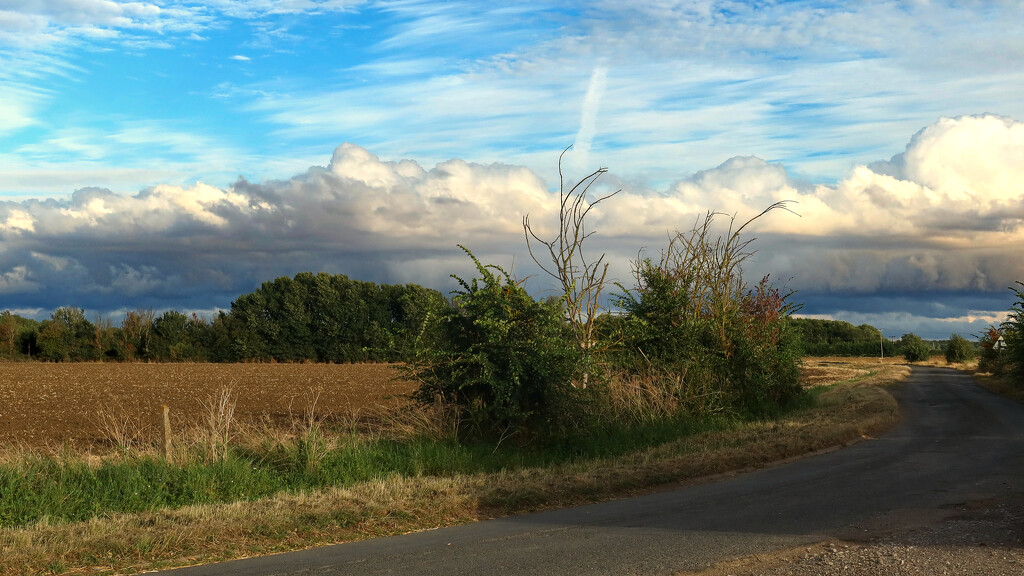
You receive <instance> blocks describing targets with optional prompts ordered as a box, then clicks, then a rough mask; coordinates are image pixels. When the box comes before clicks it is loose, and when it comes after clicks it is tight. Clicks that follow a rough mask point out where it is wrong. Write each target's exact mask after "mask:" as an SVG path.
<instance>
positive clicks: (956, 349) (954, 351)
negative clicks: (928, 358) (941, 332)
mask: <svg viewBox="0 0 1024 576" xmlns="http://www.w3.org/2000/svg"><path fill="white" fill-rule="evenodd" d="M970 360H974V345H973V344H971V343H970V342H968V341H967V339H966V338H964V337H963V336H961V335H959V334H953V335H952V336H950V337H949V343H947V344H946V362H948V363H949V364H962V363H964V362H968V361H970Z"/></svg>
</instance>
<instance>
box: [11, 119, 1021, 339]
mask: <svg viewBox="0 0 1024 576" xmlns="http://www.w3.org/2000/svg"><path fill="white" fill-rule="evenodd" d="M1021 126H1022V124H1021V123H1019V122H1016V121H1014V120H1011V119H1007V118H1000V117H993V116H977V117H959V118H952V119H942V120H940V121H938V122H936V123H935V124H933V125H931V126H929V127H927V128H926V129H924V130H922V131H920V132H919V133H918V134H917V135H916V136H914V137H913V138H912V140H911V142H910V144H909V145H908V146H907V149H906V151H905V152H903V153H902V154H900V155H897V156H896V157H894V158H893V159H891V160H890V161H887V162H885V163H879V164H876V165H873V166H874V168H869V167H866V166H860V167H857V168H856V169H854V170H853V171H852V172H851V173H850V175H849V176H848V177H847V178H846V179H844V180H842V181H840V182H838V183H837V184H835V185H821V184H819V185H814V184H810V183H801V182H799V181H797V180H794V179H793V178H792V177H790V176H789V174H788V173H787V171H786V168H785V167H784V166H783V165H781V164H778V163H771V162H766V161H764V160H761V159H759V158H756V157H750V156H741V157H734V158H732V159H729V160H727V161H726V162H724V163H722V164H720V165H719V166H717V167H715V168H711V169H708V170H703V171H700V172H697V173H695V174H693V175H692V176H690V177H688V178H686V179H684V180H680V181H678V182H676V183H675V184H673V185H671V186H669V187H666V188H664V189H660V190H649V189H646V188H644V187H639V186H634V185H631V184H629V182H626V181H620V180H617V179H616V178H615V176H614V175H613V174H609V175H607V176H606V177H605V180H607V181H606V182H603V183H602V184H601V185H600V186H599V187H600V188H602V189H610V188H611V187H618V186H620V185H621V186H622V187H623V188H624V190H623V192H622V193H621V194H619V195H618V196H615V197H614V198H612V199H611V200H609V201H608V202H606V203H604V204H601V205H599V206H597V207H596V208H595V209H594V211H593V213H592V217H593V219H592V221H591V223H590V228H589V229H590V230H594V231H596V232H597V235H595V236H594V237H592V239H591V241H590V242H591V243H590V244H589V245H588V247H589V248H590V249H591V250H592V253H595V254H596V253H597V252H598V251H607V252H608V254H609V257H608V261H609V262H611V263H612V264H613V273H614V274H615V276H616V279H618V280H621V281H624V282H626V283H628V282H629V274H628V261H629V259H631V258H633V257H635V256H636V254H637V250H639V249H641V248H644V247H646V248H647V249H648V250H649V251H651V252H656V251H657V250H658V249H660V248H661V247H662V246H664V245H665V242H666V234H667V233H668V232H670V231H672V230H674V229H683V230H685V229H687V228H689V226H690V225H692V223H693V222H694V220H695V218H697V217H699V216H700V215H702V214H704V213H705V212H706V211H707V210H717V211H720V212H724V213H725V214H727V215H736V217H737V219H738V220H739V221H744V220H746V219H747V218H750V217H752V216H754V215H755V214H757V213H758V212H760V211H761V210H762V209H764V208H765V207H766V206H768V205H770V204H772V203H773V202H776V201H779V200H798V201H799V204H797V205H796V206H794V208H795V210H797V211H798V212H799V213H801V214H802V217H800V218H798V217H796V216H793V215H790V214H786V213H781V212H780V213H774V214H772V215H770V216H768V217H766V218H764V219H762V220H760V221H758V222H757V224H756V225H754V226H753V227H752V228H751V230H750V233H751V234H752V235H756V236H760V237H761V239H760V240H759V241H758V243H757V244H756V245H755V247H757V248H758V249H759V253H758V254H757V256H756V257H755V258H754V259H753V260H752V261H750V263H749V266H750V270H749V273H750V274H751V277H760V276H761V275H762V274H765V273H771V274H773V277H775V278H780V279H787V278H792V280H790V287H792V288H795V289H798V290H799V291H800V295H801V296H800V297H802V298H806V299H807V301H808V302H809V303H810V305H811V306H813V308H814V309H812V310H809V311H808V312H809V313H815V314H828V313H836V314H838V313H844V314H845V313H862V314H863V313H868V310H872V311H873V312H872V313H878V314H895V313H896V311H895V310H892V309H887V310H879V306H880V304H879V301H878V300H877V299H878V298H884V297H887V295H898V296H899V298H902V300H898V301H896V300H893V301H891V302H890V303H889V304H886V306H889V307H890V308H892V307H902V308H904V309H905V310H904V312H905V313H906V314H909V315H910V316H913V317H921V318H932V319H938V318H945V319H949V318H954V319H960V320H957V321H958V322H960V321H961V320H962V321H963V322H964V323H966V324H970V325H974V324H977V323H979V322H985V321H988V320H989V319H991V318H990V317H992V314H991V313H989V312H985V311H986V310H999V309H1000V306H1001V304H1000V298H1002V296H1000V294H1001V293H1002V292H1003V291H1005V287H1006V286H1008V285H1011V284H1012V282H1013V281H1014V280H1017V279H1020V278H1024V261H1022V260H1021V259H1020V257H1019V246H1021V245H1024V189H1021V188H1020V187H1019V185H1017V184H1016V182H1019V181H1024V180H1021V179H1020V178H1018V176H1019V175H1020V170H1021V169H1022V168H1021V167H1022V166H1024V153H1022V151H1024V145H1022V138H1024V136H1022V132H1021ZM972 155H973V156H972ZM944 159H945V160H944ZM993 172H994V173H998V175H993V174H992V173H993ZM1006 186H1010V188H1006ZM1015 186H1016V187H1015ZM525 214H530V216H531V221H532V222H533V223H534V224H535V226H536V227H537V228H538V231H539V233H540V234H541V235H542V236H549V235H551V234H552V228H553V226H554V224H555V223H556V222H557V194H556V192H554V191H552V190H550V189H549V186H548V184H546V183H545V181H544V180H542V179H541V178H540V177H539V176H538V175H537V174H536V173H535V172H533V171H532V170H530V169H528V168H526V167H523V166H514V165H507V164H480V163H473V162H468V161H465V160H461V159H453V160H448V161H444V162H439V163H437V164H436V165H434V166H433V167H424V166H422V165H420V164H419V163H418V162H416V161H413V160H384V159H381V158H380V157H378V156H376V155H375V154H373V153H371V152H370V151H369V150H367V149H364V148H362V147H359V146H356V145H353V144H344V145H342V146H339V147H338V148H337V149H336V150H335V151H334V153H333V155H332V157H331V159H330V162H329V163H327V165H326V166H323V167H320V166H314V167H311V168H309V169H308V170H305V171H304V172H302V173H300V174H297V175H296V176H294V177H292V178H290V179H287V180H270V181H265V182H262V183H252V182H248V181H246V180H239V181H238V182H237V183H236V184H235V185H234V186H231V187H218V186H213V185H209V184H203V183H197V184H194V185H188V186H176V185H159V186H154V187H152V188H149V189H146V190H144V191H143V192H141V193H139V194H136V195H134V196H127V195H123V194H116V193H113V192H111V191H109V190H104V189H98V188H89V189H81V190H79V191H77V192H75V194H74V195H73V196H72V197H71V198H70V199H68V200H66V201H54V200H47V201H39V200H26V201H23V202H6V203H3V202H0V270H7V271H17V270H20V269H21V268H24V274H23V278H22V276H17V275H15V276H10V278H11V279H10V280H8V281H7V282H8V285H9V286H11V287H13V286H17V285H20V286H22V289H15V288H10V289H9V290H8V294H15V295H17V296H18V299H16V300H17V301H12V304H14V305H18V306H22V307H32V306H38V305H40V301H39V300H37V299H35V298H37V296H34V295H35V294H37V293H38V294H40V295H39V296H38V298H47V299H54V298H55V297H54V296H53V294H52V293H51V292H52V291H65V292H68V293H71V294H75V293H76V290H77V291H78V293H77V294H78V297H81V298H100V297H101V296H104V295H109V294H112V293H115V292H118V291H120V292H123V293H128V294H131V295H133V298H137V299H146V298H161V299H163V300H161V302H164V304H163V307H175V306H179V305H178V304H174V303H173V302H176V301H178V300H175V299H180V298H182V294H191V295H193V296H192V297H193V298H194V300H199V299H201V298H200V296H204V297H205V298H206V301H205V302H204V303H202V306H205V307H209V306H212V305H224V303H225V301H224V300H223V299H226V298H231V297H234V296H236V295H237V294H239V293H241V292H243V291H247V290H250V289H252V288H253V287H255V286H256V285H258V283H259V282H261V281H264V280H267V279H270V278H272V277H275V276H279V275H286V274H287V275H291V274H294V273H296V272H299V271H302V270H324V271H329V272H344V273H347V274H350V275H351V276H353V277H357V278H365V279H371V280H376V281H401V282H418V283H426V284H430V285H432V286H435V287H444V286H445V284H444V279H445V278H446V277H447V275H448V274H449V273H452V272H456V273H465V272H467V271H468V269H467V266H466V259H465V258H464V256H462V255H461V252H460V251H459V250H458V249H457V248H456V247H455V245H456V244H457V243H462V244H465V245H467V246H468V247H470V248H471V249H473V250H474V251H476V252H477V253H478V255H480V256H481V257H483V259H484V260H485V261H493V262H497V263H500V264H502V265H505V266H511V265H512V264H513V262H514V265H515V267H516V270H517V273H520V274H522V275H528V274H530V273H532V272H534V271H535V270H534V268H535V267H534V266H533V265H532V263H531V262H530V261H529V257H528V256H527V255H526V252H525V245H524V240H523V232H522V217H523V215H525ZM8 274H14V272H8ZM18 278H22V279H23V280H24V279H29V278H30V279H32V281H33V282H35V284H31V285H30V284H27V283H24V282H23V283H22V284H17V280H18ZM42 287H45V290H48V291H47V292H45V293H44V292H43V290H44V288H42ZM543 288H544V286H543V284H542V283H541V282H540V281H539V280H538V281H537V283H536V284H535V285H534V288H533V289H535V290H541V289H543ZM12 291H13V292H12ZM830 294H831V295H833V296H829V295H830ZM214 295H217V296H214ZM834 295H842V300H840V301H841V302H842V304H841V305H837V304H836V302H837V300H836V296H834ZM213 298H221V299H222V300H217V301H214V302H211V301H210V299H213ZM829 298H831V300H829ZM979 299H980V301H974V300H979ZM60 300H61V303H66V302H67V301H69V300H74V298H72V297H67V296H65V297H64V298H62V299H60ZM47 302H48V303H50V300H47ZM97 302H100V301H99V300H97V301H94V302H91V303H88V304H86V303H83V304H80V305H82V306H88V307H91V308H98V305H97ZM168 302H170V304H168ZM972 302H973V303H972ZM56 305H60V304H56ZM119 305H121V304H119ZM153 306H154V307H160V306H156V305H153ZM837 306H844V308H837ZM179 307H180V306H179ZM830 307H831V308H830ZM975 310H981V311H982V312H981V313H978V312H973V311H975ZM844 311H845V312H844ZM908 318H909V316H908ZM909 321H910V320H908V322H909ZM943 321H946V320H943ZM914 322H916V320H914Z"/></svg>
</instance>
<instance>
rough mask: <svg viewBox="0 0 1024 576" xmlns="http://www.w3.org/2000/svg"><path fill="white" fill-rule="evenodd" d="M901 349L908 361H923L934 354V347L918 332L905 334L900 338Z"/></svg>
mask: <svg viewBox="0 0 1024 576" xmlns="http://www.w3.org/2000/svg"><path fill="white" fill-rule="evenodd" d="M899 349H900V351H901V352H903V357H904V358H906V360H907V362H921V361H923V360H927V359H928V358H930V357H931V355H932V349H931V348H930V347H929V346H928V344H926V343H925V341H924V340H922V339H921V337H920V336H918V335H917V334H912V333H911V334H904V335H903V337H901V338H900V345H899Z"/></svg>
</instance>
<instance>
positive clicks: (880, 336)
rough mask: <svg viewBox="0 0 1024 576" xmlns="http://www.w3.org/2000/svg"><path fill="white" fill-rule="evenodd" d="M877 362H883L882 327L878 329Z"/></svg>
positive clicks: (883, 338) (883, 339)
mask: <svg viewBox="0 0 1024 576" xmlns="http://www.w3.org/2000/svg"><path fill="white" fill-rule="evenodd" d="M878 354H879V356H878V363H879V364H881V363H883V362H885V336H884V335H883V334H882V329H881V328H879V329H878Z"/></svg>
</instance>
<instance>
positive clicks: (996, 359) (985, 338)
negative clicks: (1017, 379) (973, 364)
mask: <svg viewBox="0 0 1024 576" xmlns="http://www.w3.org/2000/svg"><path fill="white" fill-rule="evenodd" d="M978 342H979V343H980V344H981V357H980V358H979V359H978V370H980V371H982V372H991V373H992V374H996V375H1001V374H1003V373H1005V372H1006V360H1007V359H1006V355H1005V354H1003V350H1002V347H1001V346H1002V345H1003V344H1004V343H1005V340H1004V339H1003V331H1002V329H1000V328H996V327H995V326H991V325H990V326H989V327H988V329H986V330H985V332H983V333H982V334H980V335H979V336H978Z"/></svg>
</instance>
